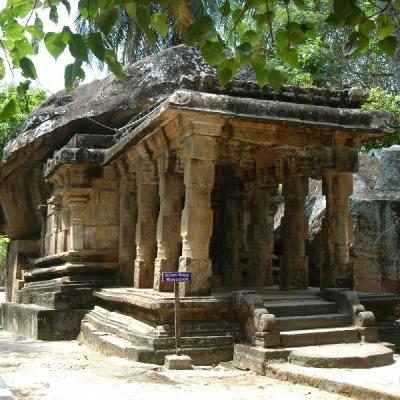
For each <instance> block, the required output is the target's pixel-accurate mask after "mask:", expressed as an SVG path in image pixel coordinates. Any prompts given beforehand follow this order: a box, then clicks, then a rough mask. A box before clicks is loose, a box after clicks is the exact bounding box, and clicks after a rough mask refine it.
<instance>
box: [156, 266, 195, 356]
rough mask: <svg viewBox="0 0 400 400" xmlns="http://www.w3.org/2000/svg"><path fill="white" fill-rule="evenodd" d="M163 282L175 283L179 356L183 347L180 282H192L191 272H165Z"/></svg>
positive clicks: (176, 342) (176, 340)
mask: <svg viewBox="0 0 400 400" xmlns="http://www.w3.org/2000/svg"><path fill="white" fill-rule="evenodd" d="M162 280H163V282H174V303H175V305H174V310H175V321H174V322H175V351H176V354H179V352H180V347H181V303H180V297H179V282H184V283H186V282H192V273H191V272H163V273H162Z"/></svg>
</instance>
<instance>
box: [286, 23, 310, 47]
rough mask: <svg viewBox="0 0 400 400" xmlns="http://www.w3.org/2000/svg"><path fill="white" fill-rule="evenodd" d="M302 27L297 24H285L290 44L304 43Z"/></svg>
mask: <svg viewBox="0 0 400 400" xmlns="http://www.w3.org/2000/svg"><path fill="white" fill-rule="evenodd" d="M303 28H304V26H302V25H301V24H298V23H297V22H290V23H289V24H287V26H286V29H287V34H288V35H289V41H290V42H292V43H297V44H303V43H305V41H306V37H305V34H304V32H303Z"/></svg>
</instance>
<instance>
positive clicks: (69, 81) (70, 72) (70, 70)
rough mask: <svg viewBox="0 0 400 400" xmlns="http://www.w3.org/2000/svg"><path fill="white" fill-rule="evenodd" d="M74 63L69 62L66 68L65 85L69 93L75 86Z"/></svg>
mask: <svg viewBox="0 0 400 400" xmlns="http://www.w3.org/2000/svg"><path fill="white" fill-rule="evenodd" d="M74 80H75V77H74V64H68V65H67V66H66V67H65V70H64V85H65V89H66V90H67V92H68V93H69V92H70V91H71V90H72V89H73V87H74Z"/></svg>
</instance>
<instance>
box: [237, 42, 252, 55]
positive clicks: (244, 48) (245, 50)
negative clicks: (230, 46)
mask: <svg viewBox="0 0 400 400" xmlns="http://www.w3.org/2000/svg"><path fill="white" fill-rule="evenodd" d="M252 50H253V48H252V46H251V44H250V43H248V42H246V43H242V44H241V45H240V46H238V47H236V51H237V52H238V53H239V54H240V55H241V56H244V57H248V56H251V53H252Z"/></svg>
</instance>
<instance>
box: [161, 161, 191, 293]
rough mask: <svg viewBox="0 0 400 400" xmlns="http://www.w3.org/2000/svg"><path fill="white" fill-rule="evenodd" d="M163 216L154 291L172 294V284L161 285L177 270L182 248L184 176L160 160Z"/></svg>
mask: <svg viewBox="0 0 400 400" xmlns="http://www.w3.org/2000/svg"><path fill="white" fill-rule="evenodd" d="M159 170H160V188H159V193H160V213H159V216H158V222H157V244H158V248H157V258H156V261H155V272H154V289H155V290H158V291H164V292H166V291H172V290H173V284H172V283H168V282H162V273H163V272H170V271H177V270H178V266H179V256H180V247H181V235H180V230H179V227H180V225H181V214H182V197H183V192H184V186H183V177H182V176H181V175H178V174H176V173H173V172H168V171H164V168H162V160H160V168H159Z"/></svg>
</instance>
